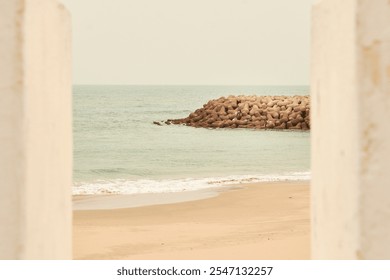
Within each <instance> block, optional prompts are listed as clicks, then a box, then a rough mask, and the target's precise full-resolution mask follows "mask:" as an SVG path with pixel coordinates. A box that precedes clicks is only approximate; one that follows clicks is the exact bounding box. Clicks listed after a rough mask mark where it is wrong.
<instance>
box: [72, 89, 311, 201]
mask: <svg viewBox="0 0 390 280" xmlns="http://www.w3.org/2000/svg"><path fill="white" fill-rule="evenodd" d="M239 94H246V95H255V94H256V95H307V94H309V88H308V87H307V86H268V87H266V86H125V85H123V86H119V85H118V86H111V85H110V86H108V85H104V86H100V85H77V86H74V88H73V102H74V106H73V108H74V114H73V115H74V116H73V122H74V125H73V129H74V186H73V193H74V194H105V193H120V194H133V193H156V192H178V191H183V190H198V189H202V188H210V187H218V186H223V185H225V184H236V183H241V182H259V181H275V180H307V179H309V178H310V170H309V168H310V153H309V151H310V140H309V138H310V132H303V131H270V130H268V131H265V130H249V129H231V130H229V129H203V128H193V127H186V126H174V125H170V126H157V125H154V124H153V121H162V120H166V119H173V118H182V117H186V116H187V115H188V114H190V113H191V112H192V111H194V110H195V109H197V108H200V107H202V106H203V104H205V103H206V102H207V101H208V100H210V99H213V98H218V97H221V96H228V95H239Z"/></svg>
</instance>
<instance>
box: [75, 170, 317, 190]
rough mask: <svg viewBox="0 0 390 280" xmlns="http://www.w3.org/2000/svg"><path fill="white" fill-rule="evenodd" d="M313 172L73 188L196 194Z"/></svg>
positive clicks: (118, 181) (113, 182) (105, 183)
mask: <svg viewBox="0 0 390 280" xmlns="http://www.w3.org/2000/svg"><path fill="white" fill-rule="evenodd" d="M305 180H310V172H295V173H288V174H281V175H276V174H274V175H238V176H226V177H210V178H186V179H176V180H145V179H142V180H124V179H116V180H99V181H96V182H93V183H78V184H76V185H75V186H73V194H74V195H93V194H141V193H169V192H183V191H196V190H201V189H207V188H213V187H221V186H224V185H234V184H243V183H257V182H278V181H305Z"/></svg>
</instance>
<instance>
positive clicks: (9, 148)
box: [0, 0, 72, 259]
mask: <svg viewBox="0 0 390 280" xmlns="http://www.w3.org/2000/svg"><path fill="white" fill-rule="evenodd" d="M70 48H71V46H70V16H69V14H68V12H67V11H66V10H65V8H64V7H63V6H62V5H60V4H58V2H57V1H55V0H0V259H69V258H71V218H72V214H71V184H72V122H71V119H72V117H71V116H72V115H71V114H72V112H71V70H70V69H71V51H70Z"/></svg>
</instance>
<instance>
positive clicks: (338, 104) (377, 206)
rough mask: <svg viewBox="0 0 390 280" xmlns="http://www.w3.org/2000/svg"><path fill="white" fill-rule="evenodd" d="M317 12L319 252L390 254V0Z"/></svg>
mask: <svg viewBox="0 0 390 280" xmlns="http://www.w3.org/2000/svg"><path fill="white" fill-rule="evenodd" d="M312 18H313V19H312V23H313V28H312V35H313V36H312V38H313V39H312V40H313V41H312V76H311V92H312V110H311V112H312V116H311V120H312V131H311V134H312V256H313V258H315V259H389V258H390V124H389V120H390V1H388V0H342V1H340V0H322V1H321V2H320V3H319V4H317V5H316V6H314V9H313V16H312Z"/></svg>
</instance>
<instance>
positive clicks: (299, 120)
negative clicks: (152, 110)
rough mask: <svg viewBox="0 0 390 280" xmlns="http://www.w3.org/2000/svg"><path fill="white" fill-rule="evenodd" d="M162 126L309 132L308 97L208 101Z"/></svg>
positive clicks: (239, 98)
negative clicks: (182, 117)
mask: <svg viewBox="0 0 390 280" xmlns="http://www.w3.org/2000/svg"><path fill="white" fill-rule="evenodd" d="M155 123H156V122H155ZM159 124H160V123H159ZM165 124H184V125H187V126H193V127H205V128H252V129H301V130H309V129H310V97H309V96H242V95H240V96H229V97H227V98H226V97H221V98H218V99H215V100H210V101H209V102H208V103H207V104H205V105H203V108H200V109H197V110H196V111H195V112H193V113H191V114H190V115H189V116H188V117H187V118H184V119H175V120H167V121H166V122H165Z"/></svg>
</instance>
